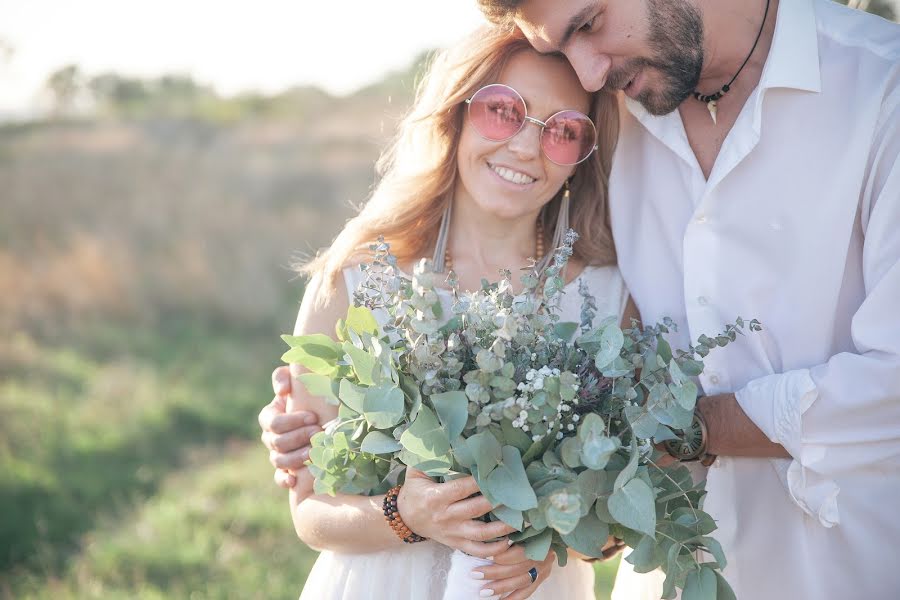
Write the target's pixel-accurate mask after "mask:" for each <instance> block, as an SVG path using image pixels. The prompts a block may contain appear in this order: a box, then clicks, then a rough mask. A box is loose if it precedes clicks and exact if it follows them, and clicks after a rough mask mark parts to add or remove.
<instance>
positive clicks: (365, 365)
mask: <svg viewBox="0 0 900 600" xmlns="http://www.w3.org/2000/svg"><path fill="white" fill-rule="evenodd" d="M344 352H345V353H346V354H347V356H349V357H350V362H351V364H352V365H353V371H354V372H355V373H356V377H357V378H358V379H359V382H360V383H361V384H363V385H373V384H374V383H375V368H376V367H377V366H378V362H377V360H376V359H375V357H374V356H372V355H371V354H369V353H368V352H367V351H366V350H363V349H362V348H357V347H356V346H354V345H353V344H352V343H350V342H344Z"/></svg>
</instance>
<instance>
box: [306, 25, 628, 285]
mask: <svg viewBox="0 0 900 600" xmlns="http://www.w3.org/2000/svg"><path fill="white" fill-rule="evenodd" d="M520 51H530V52H533V51H534V50H532V49H531V46H529V44H528V41H527V40H525V39H524V37H522V35H521V33H518V32H509V31H503V30H501V29H500V28H492V27H482V28H479V29H478V30H477V31H475V32H473V33H472V34H470V35H469V36H468V37H466V38H465V39H464V40H462V41H461V42H460V43H458V44H456V45H455V46H454V47H452V48H450V49H448V50H445V51H443V52H439V53H437V54H436V55H435V57H434V58H433V60H432V62H431V64H430V66H429V67H428V69H427V72H426V74H425V76H424V77H423V79H422V80H421V82H420V83H419V85H418V89H417V94H416V100H415V103H414V104H413V107H412V109H411V110H410V112H409V114H408V115H407V116H406V117H405V118H404V119H403V121H402V122H401V125H400V129H399V132H398V134H397V136H396V138H395V139H394V141H393V143H392V144H391V145H390V146H389V147H388V148H387V150H386V151H385V152H384V153H383V154H382V156H381V157H380V158H379V160H378V163H377V171H378V173H379V174H380V175H381V179H380V181H379V182H378V184H377V186H376V187H375V189H374V191H373V193H372V195H371V197H370V198H369V200H368V202H366V204H365V205H364V206H363V207H362V209H361V210H360V212H359V214H358V215H357V216H355V217H353V218H352V219H350V220H349V221H348V222H347V224H346V225H345V226H344V229H343V230H342V231H341V232H340V234H338V236H337V237H336V238H335V240H334V242H333V243H332V245H331V247H330V248H328V249H327V250H325V251H323V252H321V253H320V254H319V255H318V256H317V257H316V258H315V259H314V260H312V261H310V262H309V263H307V264H305V265H302V266H300V267H299V271H300V272H301V273H303V274H306V275H311V276H319V277H321V278H322V283H323V285H321V287H320V288H319V289H320V294H319V300H320V301H324V300H325V299H326V298H327V297H328V295H329V294H330V292H331V291H332V290H333V288H334V282H335V280H336V277H337V275H338V274H339V273H340V271H341V269H343V268H344V267H345V266H347V265H348V264H350V263H352V262H354V260H359V257H364V256H365V255H366V254H367V253H368V246H369V245H370V244H371V243H372V242H373V241H375V240H376V239H377V238H378V236H384V238H385V241H387V242H388V243H390V245H391V252H392V254H394V255H395V256H396V257H397V258H398V259H399V260H400V261H401V262H404V261H410V260H416V259H418V258H421V257H423V256H431V253H432V250H433V248H434V245H435V242H436V240H437V235H438V229H439V227H440V223H441V216H442V215H443V213H444V210H445V209H446V207H447V206H448V205H449V203H450V202H451V201H452V199H453V195H454V190H455V187H456V183H457V178H458V176H459V175H458V171H457V160H456V153H457V147H458V144H459V138H460V132H461V131H462V125H463V119H464V118H465V114H466V111H465V107H466V104H465V101H466V99H468V98H470V97H471V96H472V95H473V94H474V93H475V92H476V91H477V90H478V89H480V88H481V87H483V86H485V85H488V84H490V83H494V82H496V81H498V79H499V77H500V73H501V71H502V70H503V68H504V66H505V65H506V63H507V62H508V60H509V59H510V57H511V56H512V55H514V54H515V53H517V52H520ZM560 60H565V59H563V58H560ZM589 116H590V117H591V119H592V120H593V121H594V123H596V124H597V131H598V145H599V148H598V150H597V151H596V152H594V153H593V154H592V155H591V156H590V158H588V159H587V160H586V161H584V162H582V163H581V164H579V165H578V166H577V167H576V168H575V172H574V174H573V176H572V178H571V180H570V188H571V209H570V214H569V219H570V223H572V225H573V228H574V229H576V230H577V231H578V233H579V235H580V238H579V240H578V242H577V243H576V244H575V247H574V256H575V257H576V258H577V259H579V260H581V261H583V262H585V263H587V264H594V265H604V264H613V263H615V260H616V258H615V248H614V246H613V239H612V233H611V231H610V225H609V216H608V210H607V205H608V201H607V194H608V187H609V186H608V184H609V172H610V167H611V163H612V154H613V150H614V148H615V144H616V140H617V137H618V127H619V123H618V108H617V104H616V99H615V96H613V95H612V94H610V93H607V92H596V93H594V94H592V95H591V109H590V115H589ZM562 192H563V191H562V189H561V190H560V191H559V192H557V194H556V195H555V196H554V198H553V199H552V200H551V201H550V202H549V203H548V204H547V205H546V206H545V207H544V210H543V211H542V213H541V214H542V216H541V218H542V219H543V220H544V231H545V232H553V231H554V229H555V227H556V221H557V217H558V214H559V206H560V203H561V200H562ZM549 241H550V240H549V239H547V240H545V242H549Z"/></svg>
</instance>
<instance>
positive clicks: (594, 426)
mask: <svg viewBox="0 0 900 600" xmlns="http://www.w3.org/2000/svg"><path fill="white" fill-rule="evenodd" d="M578 439H579V440H580V441H581V462H582V463H583V464H584V466H586V467H587V468H589V469H595V470H600V469H602V468H604V467H605V466H606V463H607V462H609V457H610V456H612V455H613V454H614V453H615V452H616V451H617V450H618V449H619V447H620V445H621V442H620V441H619V438H610V437H607V436H606V425H605V424H604V423H603V419H602V418H601V417H600V415H598V414H596V413H588V414H587V415H585V416H584V419H583V420H582V422H581V425H579V427H578Z"/></svg>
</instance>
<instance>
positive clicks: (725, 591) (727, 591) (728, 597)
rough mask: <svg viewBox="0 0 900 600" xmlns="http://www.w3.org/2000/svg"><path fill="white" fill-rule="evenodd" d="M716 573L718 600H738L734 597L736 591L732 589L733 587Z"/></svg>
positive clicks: (722, 576)
mask: <svg viewBox="0 0 900 600" xmlns="http://www.w3.org/2000/svg"><path fill="white" fill-rule="evenodd" d="M715 573H716V600H737V598H736V596H735V595H734V590H732V589H731V585H729V584H728V582H727V581H726V580H725V576H724V575H722V574H721V573H719V572H718V571H716V572H715Z"/></svg>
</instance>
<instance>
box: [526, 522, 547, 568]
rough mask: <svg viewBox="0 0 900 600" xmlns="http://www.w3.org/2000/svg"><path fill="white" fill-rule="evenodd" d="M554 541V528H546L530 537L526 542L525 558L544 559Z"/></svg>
mask: <svg viewBox="0 0 900 600" xmlns="http://www.w3.org/2000/svg"><path fill="white" fill-rule="evenodd" d="M552 541H553V530H552V529H545V530H543V531H542V532H541V533H539V534H538V535H536V536H534V537H531V538H528V540H527V541H526V542H525V558H527V559H528V560H535V561H539V562H540V561H543V560H544V559H545V558H547V553H548V552H550V543H551V542H552Z"/></svg>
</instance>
